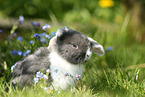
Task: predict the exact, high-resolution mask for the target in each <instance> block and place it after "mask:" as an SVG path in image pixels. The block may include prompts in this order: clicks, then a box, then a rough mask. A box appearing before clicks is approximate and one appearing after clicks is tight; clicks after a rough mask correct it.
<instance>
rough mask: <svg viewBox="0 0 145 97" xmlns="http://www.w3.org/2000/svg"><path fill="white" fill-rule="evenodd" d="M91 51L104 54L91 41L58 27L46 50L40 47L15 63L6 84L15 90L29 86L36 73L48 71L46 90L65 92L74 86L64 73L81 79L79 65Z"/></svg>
mask: <svg viewBox="0 0 145 97" xmlns="http://www.w3.org/2000/svg"><path fill="white" fill-rule="evenodd" d="M92 51H93V52H94V53H96V54H97V55H99V56H102V55H104V53H105V52H104V49H103V47H102V45H100V44H99V43H98V42H96V41H95V40H93V39H92V38H90V37H87V36H86V35H84V34H82V33H80V32H78V31H75V30H72V29H70V28H69V27H63V28H60V29H58V31H57V32H56V36H55V37H53V38H52V39H51V40H50V43H49V46H48V47H40V48H39V49H38V50H37V51H36V52H35V53H34V54H32V55H29V56H28V57H26V58H25V59H24V60H23V61H19V62H18V63H17V64H16V67H15V68H14V71H13V72H12V73H11V74H10V78H9V80H8V81H10V80H11V81H12V84H13V85H14V86H15V85H18V86H19V87H24V86H25V85H32V84H33V83H34V75H35V74H36V72H38V71H43V70H44V69H49V70H50V71H51V72H50V77H49V79H50V82H51V83H52V84H51V86H50V88H52V87H53V88H54V89H55V90H58V89H59V88H60V89H63V90H67V89H68V88H69V87H71V86H75V85H76V83H75V82H74V80H73V79H72V78H71V77H69V76H65V74H66V73H67V74H71V75H72V76H73V77H75V76H76V74H78V75H80V77H82V76H83V63H84V62H86V61H88V60H89V59H90V58H91V55H92ZM56 69H57V72H56Z"/></svg>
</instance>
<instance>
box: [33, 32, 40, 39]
mask: <svg viewBox="0 0 145 97" xmlns="http://www.w3.org/2000/svg"><path fill="white" fill-rule="evenodd" d="M33 36H34V37H36V38H37V39H40V37H41V36H42V35H41V34H37V33H36V34H34V35H33Z"/></svg>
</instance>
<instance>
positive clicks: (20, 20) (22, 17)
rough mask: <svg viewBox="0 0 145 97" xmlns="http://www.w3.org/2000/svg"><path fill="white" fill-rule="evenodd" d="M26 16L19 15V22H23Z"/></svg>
mask: <svg viewBox="0 0 145 97" xmlns="http://www.w3.org/2000/svg"><path fill="white" fill-rule="evenodd" d="M23 21H24V16H19V24H23Z"/></svg>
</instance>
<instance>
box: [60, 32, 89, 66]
mask: <svg viewBox="0 0 145 97" xmlns="http://www.w3.org/2000/svg"><path fill="white" fill-rule="evenodd" d="M88 44H89V41H88V39H87V37H86V36H85V35H84V34H82V33H80V32H78V31H75V30H71V29H70V30H69V31H67V32H65V31H64V32H63V34H62V35H61V36H60V37H58V39H57V45H58V52H59V54H60V55H61V56H62V57H63V58H64V59H66V60H67V61H68V62H70V63H73V64H78V63H84V62H85V61H84V59H85V55H86V51H87V49H88ZM73 45H76V46H77V47H78V48H77V49H76V48H74V47H73Z"/></svg>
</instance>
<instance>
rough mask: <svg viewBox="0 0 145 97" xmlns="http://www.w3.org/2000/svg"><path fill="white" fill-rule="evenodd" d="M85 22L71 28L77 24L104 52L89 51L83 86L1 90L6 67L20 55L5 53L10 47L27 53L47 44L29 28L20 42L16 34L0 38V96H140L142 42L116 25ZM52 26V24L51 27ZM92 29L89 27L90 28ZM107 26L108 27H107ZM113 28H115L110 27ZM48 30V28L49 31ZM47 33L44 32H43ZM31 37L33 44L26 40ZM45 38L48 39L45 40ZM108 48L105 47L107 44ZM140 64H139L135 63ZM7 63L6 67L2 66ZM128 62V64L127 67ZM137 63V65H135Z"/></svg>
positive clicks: (144, 90)
mask: <svg viewBox="0 0 145 97" xmlns="http://www.w3.org/2000/svg"><path fill="white" fill-rule="evenodd" d="M87 25H89V24H86V25H83V26H82V25H79V26H78V25H77V26H75V25H72V28H75V29H77V28H79V30H80V31H81V32H86V31H87V32H92V33H87V32H86V33H85V34H87V35H88V36H90V37H92V38H94V39H95V40H97V41H98V42H99V43H100V44H102V45H103V46H104V49H105V51H106V54H105V55H104V56H103V57H98V56H97V55H95V54H93V56H92V58H91V60H90V61H89V62H87V63H86V64H85V68H84V76H83V81H84V87H82V88H81V89H79V90H76V91H75V92H71V91H70V90H68V91H67V92H66V91H62V92H60V93H59V92H58V91H53V93H52V92H50V91H49V92H48V91H45V90H44V89H42V88H41V87H40V86H34V87H29V88H28V87H27V88H24V89H22V90H21V89H17V88H16V89H13V88H12V87H10V88H11V90H10V91H9V92H5V88H6V85H5V81H6V79H7V78H8V76H9V74H10V72H11V71H10V67H11V66H12V65H13V64H14V63H15V62H17V61H19V60H22V56H18V55H16V56H14V55H12V54H10V53H9V51H10V50H21V51H23V52H25V51H26V50H28V49H30V50H31V53H33V52H34V50H36V49H37V48H38V47H40V46H47V45H48V44H45V43H44V44H42V43H40V42H39V41H38V40H37V39H34V38H33V34H35V33H38V32H39V33H41V32H42V31H41V30H40V31H34V30H33V31H32V32H33V33H27V35H26V34H25V33H21V34H18V35H19V36H23V37H24V40H23V41H22V42H20V41H18V40H17V38H16V37H14V38H13V39H11V40H9V39H8V40H4V41H0V44H1V50H0V54H1V57H0V63H1V68H0V69H1V72H0V73H1V74H3V75H4V76H3V77H0V96H1V97H19V96H21V97H32V96H35V97H40V96H41V97H44V96H45V97H46V96H48V97H49V96H53V97H54V96H56V97H57V96H58V97H72V96H74V97H92V96H94V97H104V96H105V97H112V96H115V97H134V96H135V97H136V96H137V97H140V96H141V97H142V96H145V80H144V79H145V76H144V73H145V68H144V65H145V64H144V63H145V60H144V59H145V53H144V52H145V49H143V48H145V45H144V44H143V43H139V42H137V41H136V40H135V39H132V38H131V37H130V36H129V32H128V31H129V30H127V29H126V30H125V31H124V32H122V31H121V30H120V28H119V26H120V25H117V26H116V25H115V26H114V25H113V26H110V25H108V26H105V27H106V28H102V26H99V24H98V26H97V27H98V28H97V29H96V26H95V25H91V26H92V27H90V26H89V27H90V28H89V27H88V29H87V28H85V27H86V26H87ZM55 29H56V28H54V31H55ZM92 29H93V30H92ZM108 29H109V30H108ZM114 29H116V30H114ZM51 31H52V30H49V32H51ZM47 33H48V32H47ZM30 40H34V41H35V42H34V44H33V45H31V44H30V43H29V41H30ZM48 42H49V40H48ZM110 46H111V47H112V50H111V51H110V50H108V47H110ZM138 64H142V65H138ZM5 66H7V68H6V67H5ZM130 66H131V67H130ZM138 66H139V67H138Z"/></svg>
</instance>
